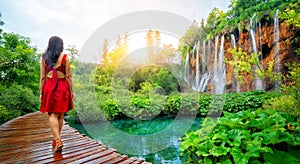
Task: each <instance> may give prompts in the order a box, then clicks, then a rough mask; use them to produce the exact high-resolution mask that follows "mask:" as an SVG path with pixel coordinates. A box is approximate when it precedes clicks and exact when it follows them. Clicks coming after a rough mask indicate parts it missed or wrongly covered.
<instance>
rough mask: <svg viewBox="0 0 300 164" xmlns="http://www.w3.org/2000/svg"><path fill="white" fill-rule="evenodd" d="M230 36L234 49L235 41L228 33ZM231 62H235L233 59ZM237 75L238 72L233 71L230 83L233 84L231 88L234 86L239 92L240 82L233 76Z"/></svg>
mask: <svg viewBox="0 0 300 164" xmlns="http://www.w3.org/2000/svg"><path fill="white" fill-rule="evenodd" d="M230 38H231V45H232V49H236V42H235V37H234V35H233V34H230ZM233 62H235V61H233ZM232 69H233V70H234V69H235V68H232ZM233 70H232V71H233ZM237 75H238V72H237V73H234V75H233V78H232V81H233V82H232V84H233V86H232V88H236V92H238V93H239V92H240V82H239V81H238V80H237V79H236V78H235V77H236V76H237ZM235 84H236V85H235Z"/></svg>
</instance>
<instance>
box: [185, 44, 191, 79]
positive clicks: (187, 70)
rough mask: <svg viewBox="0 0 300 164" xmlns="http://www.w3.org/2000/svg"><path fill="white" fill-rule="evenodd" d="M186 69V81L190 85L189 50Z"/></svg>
mask: <svg viewBox="0 0 300 164" xmlns="http://www.w3.org/2000/svg"><path fill="white" fill-rule="evenodd" d="M184 69H185V76H184V79H185V81H186V82H187V83H188V84H190V54H189V50H188V51H187V53H186V57H185V65H184Z"/></svg>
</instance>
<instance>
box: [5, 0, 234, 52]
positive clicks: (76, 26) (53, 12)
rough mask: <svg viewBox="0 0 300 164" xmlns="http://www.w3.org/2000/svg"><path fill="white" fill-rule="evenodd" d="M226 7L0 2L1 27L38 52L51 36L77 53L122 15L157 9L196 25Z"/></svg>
mask: <svg viewBox="0 0 300 164" xmlns="http://www.w3.org/2000/svg"><path fill="white" fill-rule="evenodd" d="M228 5H229V0H50V1H49V0H0V12H1V15H2V16H1V20H2V21H4V23H5V25H4V26H3V27H1V28H2V29H4V31H5V32H14V33H17V34H20V35H22V36H25V37H29V38H30V39H31V45H32V46H35V47H37V48H38V50H39V51H42V52H43V51H44V50H45V49H46V46H47V42H48V39H49V38H50V37H51V36H53V35H57V36H60V37H61V38H62V39H63V40H64V43H65V47H67V46H66V45H72V46H75V47H76V49H78V50H80V49H81V48H82V46H83V45H84V43H85V42H86V40H87V39H88V38H89V37H90V36H91V35H92V34H93V32H95V31H96V30H97V29H98V28H99V27H101V26H102V25H103V24H105V23H107V22H109V21H110V20H112V19H114V18H117V17H119V16H122V15H124V14H128V13H132V12H136V11H144V10H160V11H167V12H170V13H175V14H177V15H180V16H182V17H185V18H187V19H189V20H190V21H193V20H196V21H198V22H199V21H200V20H201V19H202V18H204V19H206V18H207V16H208V14H209V12H210V11H211V10H212V9H213V8H214V7H217V8H219V9H221V10H223V11H226V10H227V7H228ZM121 35H122V34H121Z"/></svg>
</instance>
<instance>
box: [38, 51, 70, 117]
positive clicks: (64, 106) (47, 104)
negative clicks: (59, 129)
mask: <svg viewBox="0 0 300 164" xmlns="http://www.w3.org/2000/svg"><path fill="white" fill-rule="evenodd" d="M66 57H67V55H64V56H63V59H62V61H61V65H60V66H59V67H58V68H54V69H52V68H51V67H49V66H48V65H46V66H45V67H46V74H48V72H50V71H52V70H53V74H52V78H49V77H47V79H46V81H45V84H44V88H43V94H42V102H41V107H40V111H41V112H42V113H45V112H50V113H52V112H55V113H65V112H67V111H69V110H71V109H74V105H73V102H72V97H71V92H70V88H69V85H68V82H67V80H66V78H65V77H64V78H58V77H57V73H56V71H60V72H62V73H63V74H64V75H66V65H65V62H66Z"/></svg>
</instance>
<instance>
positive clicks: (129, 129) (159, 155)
mask: <svg viewBox="0 0 300 164" xmlns="http://www.w3.org/2000/svg"><path fill="white" fill-rule="evenodd" d="M173 120H174V118H170V117H159V118H154V119H152V120H133V119H123V120H116V121H111V122H110V123H109V124H106V123H93V124H84V127H83V126H82V125H81V124H70V125H71V126H72V127H74V128H76V129H78V130H79V131H80V132H81V133H84V134H86V135H88V136H89V137H91V138H93V139H95V140H98V141H99V142H101V143H103V144H104V145H106V146H108V147H113V148H115V149H117V150H118V151H119V153H121V154H124V152H122V150H124V149H125V148H127V149H128V148H130V149H133V148H136V149H137V150H140V151H142V152H139V154H140V155H133V156H134V157H138V158H143V159H145V160H146V161H148V162H153V163H182V162H181V159H180V155H179V154H180V152H179V144H180V141H179V138H180V137H181V136H179V135H178V134H177V133H176V131H179V130H180V129H186V128H187V127H183V126H186V125H187V124H186V122H187V121H189V120H188V119H184V118H182V119H181V120H180V121H178V122H177V123H176V126H175V127H173V128H170V129H168V131H167V132H168V134H166V135H164V134H161V135H160V137H159V139H158V138H157V137H156V138H155V139H151V138H149V137H143V136H146V135H148V136H149V135H152V134H156V133H159V132H161V131H162V130H165V129H167V128H168V126H169V125H170V124H171V123H172V122H173ZM202 120H203V119H202V118H196V119H195V120H194V121H193V123H192V126H191V127H190V129H189V130H197V129H199V128H200V125H201V122H202ZM111 125H113V127H115V128H117V129H118V130H120V131H122V132H124V133H126V134H133V135H131V136H135V137H134V138H129V139H128V138H127V139H126V138H124V139H123V138H122V135H120V133H118V132H116V131H112V130H111V128H112V126H111ZM86 129H87V130H86ZM87 132H90V133H87ZM90 134H92V135H90ZM161 145H167V146H166V147H164V148H163V149H162V150H160V151H158V152H153V151H152V150H156V149H155V148H157V147H160V146H161ZM149 153H150V154H149ZM144 154H146V155H144ZM128 155H129V156H131V154H128Z"/></svg>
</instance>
